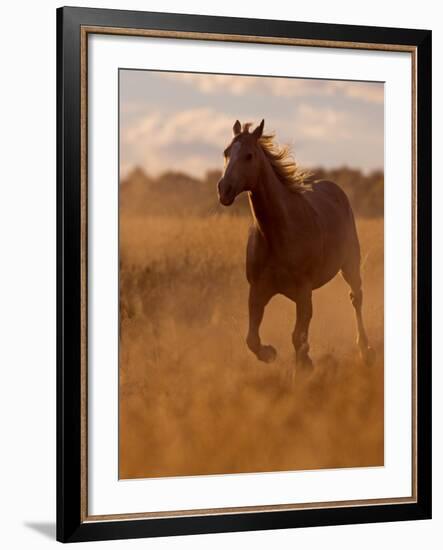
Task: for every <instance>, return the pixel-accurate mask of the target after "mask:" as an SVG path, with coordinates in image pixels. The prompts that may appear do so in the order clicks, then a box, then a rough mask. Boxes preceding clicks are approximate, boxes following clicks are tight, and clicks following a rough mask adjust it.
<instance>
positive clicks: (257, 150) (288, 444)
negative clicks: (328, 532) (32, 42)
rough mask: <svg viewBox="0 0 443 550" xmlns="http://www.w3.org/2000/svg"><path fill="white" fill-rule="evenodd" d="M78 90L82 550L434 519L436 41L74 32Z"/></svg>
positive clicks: (68, 238) (103, 21)
mask: <svg viewBox="0 0 443 550" xmlns="http://www.w3.org/2000/svg"><path fill="white" fill-rule="evenodd" d="M276 17H278V13H276ZM380 23H381V24H383V22H382V21H381V22H380ZM57 92H58V93H57V98H58V99H57V101H58V103H57V114H58V123H57V133H58V140H57V147H58V149H57V159H58V165H57V180H58V204H57V208H58V247H57V253H58V324H57V328H58V350H57V357H58V383H57V403H58V405H57V406H58V410H57V412H58V422H57V438H58V459H57V465H58V472H57V489H58V491H57V492H58V495H57V538H58V540H60V541H63V542H74V541H87V540H103V539H119V538H133V537H154V536H166V535H180V534H194V533H216V532H223V531H246V530H262V529H278V528H290V527H302V526H320V525H332V524H346V523H369V522H380V521H397V520H412V519H427V518H430V517H431V31H427V30H410V29H397V28H395V29H394V28H383V27H357V26H346V25H329V24H328V25H326V24H321V23H300V22H289V21H278V20H273V21H269V20H256V19H234V18H224V17H207V16H200V15H182V14H166V13H143V12H131V11H117V10H102V9H85V8H60V9H59V10H58V11H57Z"/></svg>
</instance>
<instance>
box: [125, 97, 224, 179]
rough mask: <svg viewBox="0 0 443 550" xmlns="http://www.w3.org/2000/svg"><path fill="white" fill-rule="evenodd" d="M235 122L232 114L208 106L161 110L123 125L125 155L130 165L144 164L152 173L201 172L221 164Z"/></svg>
mask: <svg viewBox="0 0 443 550" xmlns="http://www.w3.org/2000/svg"><path fill="white" fill-rule="evenodd" d="M232 124H233V118H232V117H231V116H229V115H227V114H225V113H220V112H217V111H215V110H214V109H211V108H208V107H204V108H196V109H188V110H183V111H178V112H175V113H165V112H158V111H157V112H155V113H151V114H148V115H146V116H141V117H140V118H139V119H138V120H136V121H135V122H134V124H133V125H132V126H129V127H128V128H123V129H122V134H121V146H122V158H124V159H125V164H126V165H131V164H133V165H134V164H139V165H142V166H143V167H144V168H146V170H147V171H148V172H149V173H151V174H158V173H159V172H163V171H165V170H183V171H187V172H189V173H192V174H197V175H201V174H202V173H204V171H205V170H207V169H209V168H213V167H214V166H217V165H218V164H220V165H221V158H222V151H223V147H224V145H225V144H227V142H228V140H229V136H230V135H231V131H232Z"/></svg>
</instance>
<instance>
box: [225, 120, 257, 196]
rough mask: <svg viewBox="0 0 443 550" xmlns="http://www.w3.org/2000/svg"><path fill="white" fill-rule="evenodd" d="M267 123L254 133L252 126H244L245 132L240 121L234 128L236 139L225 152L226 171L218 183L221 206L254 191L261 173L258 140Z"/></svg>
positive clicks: (236, 122)
mask: <svg viewBox="0 0 443 550" xmlns="http://www.w3.org/2000/svg"><path fill="white" fill-rule="evenodd" d="M264 125H265V121H264V120H262V121H261V123H260V124H259V125H258V126H257V128H256V129H255V130H254V131H253V132H249V126H250V124H244V125H243V130H242V127H241V124H240V122H239V121H238V120H236V121H235V124H234V126H233V128H232V131H233V133H234V138H233V139H232V141H231V143H230V144H229V146H228V147H227V148H226V149H225V151H224V157H225V169H224V172H223V175H222V177H221V179H220V181H219V182H218V196H219V199H220V202H221V204H223V205H224V206H229V205H231V204H232V203H233V202H234V199H235V197H236V196H237V195H239V194H240V193H242V192H243V191H253V189H254V187H255V185H256V182H257V179H258V171H259V165H260V164H259V151H260V150H259V147H258V146H257V142H258V140H259V139H260V138H261V136H262V134H263V127H264Z"/></svg>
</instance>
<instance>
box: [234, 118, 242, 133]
mask: <svg viewBox="0 0 443 550" xmlns="http://www.w3.org/2000/svg"><path fill="white" fill-rule="evenodd" d="M232 131H233V133H234V136H238V134H240V133H241V124H240V121H239V120H236V121H235V124H234V126H233V127H232Z"/></svg>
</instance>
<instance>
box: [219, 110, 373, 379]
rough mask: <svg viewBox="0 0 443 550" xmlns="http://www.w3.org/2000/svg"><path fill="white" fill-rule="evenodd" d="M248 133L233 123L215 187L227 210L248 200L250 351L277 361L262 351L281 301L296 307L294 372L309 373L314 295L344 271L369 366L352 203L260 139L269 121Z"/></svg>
mask: <svg viewBox="0 0 443 550" xmlns="http://www.w3.org/2000/svg"><path fill="white" fill-rule="evenodd" d="M250 127H251V124H250V123H246V124H244V125H243V126H242V125H241V124H240V122H239V121H238V120H236V121H235V124H234V126H233V129H232V130H233V138H232V140H231V143H230V144H229V145H228V147H226V149H225V150H224V159H225V163H224V170H223V172H222V175H221V178H220V180H219V181H218V184H217V189H218V198H219V201H220V203H221V204H222V205H223V206H230V205H231V204H232V203H233V202H234V200H235V198H236V197H237V196H238V195H239V194H240V193H243V192H247V193H248V196H249V204H250V209H251V213H252V220H253V223H252V226H251V228H250V231H249V237H248V243H247V249H246V278H247V280H248V283H249V300H248V306H249V330H248V334H247V337H246V343H247V346H248V347H249V349H250V350H251V351H252V352H253V353H254V354H255V355H256V357H257V358H258V359H259V360H260V361H264V362H266V363H270V362H272V361H274V360H275V359H276V356H277V352H276V350H275V348H274V347H273V346H271V345H265V344H262V342H261V339H260V334H259V329H260V324H261V322H262V320H263V315H264V311H265V308H266V305H267V304H268V302H269V300H270V299H271V298H272V297H273V296H275V295H276V294H282V295H284V296H286V297H287V298H289V299H290V300H292V301H293V302H295V304H296V323H295V328H294V331H293V333H292V342H293V345H294V348H295V357H296V365H297V366H300V367H302V368H307V369H311V368H312V367H313V363H312V360H311V358H310V355H309V342H308V331H309V325H310V322H311V318H312V292H313V291H314V290H316V289H318V288H320V287H322V286H323V285H325V284H326V283H328V282H329V281H330V280H331V279H332V278H333V277H335V275H336V274H337V273H338V272H339V271H340V272H341V274H342V276H343V278H344V280H345V281H346V282H347V283H348V285H349V287H350V298H351V302H352V305H353V306H354V310H355V318H356V324H357V345H358V348H359V350H360V355H361V358H362V359H363V361H364V362H365V363H366V364H368V365H370V364H372V363H373V362H374V360H375V352H374V350H373V348H371V347H370V346H369V344H368V337H367V334H366V330H365V327H364V323H363V316H362V304H363V292H362V280H361V274H360V243H359V239H358V234H357V228H356V224H355V218H354V214H353V211H352V208H351V205H350V202H349V199H348V197H347V196H346V194H345V192H344V191H343V190H342V189H341V188H340V187H339V186H338V185H337V184H336V183H334V182H332V181H327V180H319V181H315V180H314V179H313V177H312V175H311V174H309V173H308V172H305V171H303V170H301V169H299V167H298V165H297V164H296V163H295V161H294V160H293V158H292V156H291V153H290V150H289V149H288V148H287V147H282V146H280V145H278V144H277V143H276V141H275V139H274V137H275V136H274V134H267V135H265V134H263V129H264V119H263V120H262V121H261V123H260V124H259V125H258V126H257V127H256V128H255V129H254V130H253V131H252V132H250V131H249V130H250Z"/></svg>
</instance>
